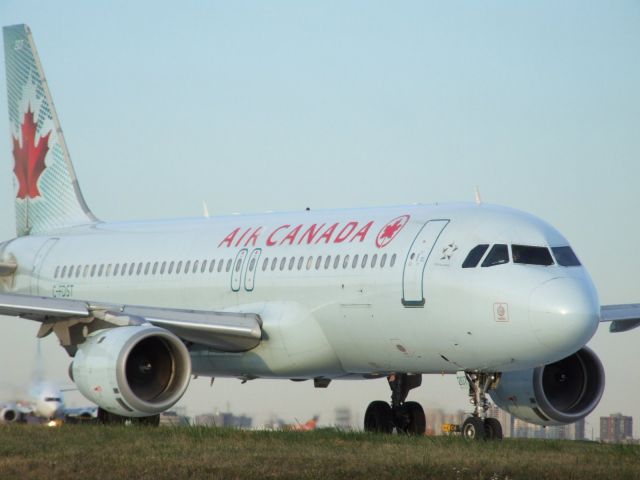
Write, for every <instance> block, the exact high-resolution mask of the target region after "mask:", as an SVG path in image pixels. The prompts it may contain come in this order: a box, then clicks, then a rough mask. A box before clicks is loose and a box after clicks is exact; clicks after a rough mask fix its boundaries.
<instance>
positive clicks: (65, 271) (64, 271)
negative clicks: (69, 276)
mask: <svg viewBox="0 0 640 480" xmlns="http://www.w3.org/2000/svg"><path fill="white" fill-rule="evenodd" d="M66 273H67V266H66V265H65V266H64V267H62V273H61V274H60V278H64V275H65V274H66Z"/></svg>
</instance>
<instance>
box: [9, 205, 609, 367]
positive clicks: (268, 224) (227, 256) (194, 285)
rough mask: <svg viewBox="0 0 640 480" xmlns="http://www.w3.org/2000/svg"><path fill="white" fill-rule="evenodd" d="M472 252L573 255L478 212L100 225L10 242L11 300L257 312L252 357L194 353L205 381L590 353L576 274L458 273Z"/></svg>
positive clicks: (519, 217)
mask: <svg viewBox="0 0 640 480" xmlns="http://www.w3.org/2000/svg"><path fill="white" fill-rule="evenodd" d="M479 244H488V245H490V246H491V245H494V244H505V245H508V246H511V245H514V244H518V245H530V246H538V247H562V246H567V245H568V242H567V240H566V239H565V238H564V237H563V236H562V235H561V234H560V233H559V232H557V231H556V230H555V229H554V228H552V227H551V226H549V225H548V224H546V223H544V222H543V221H541V220H539V219H537V218H535V217H533V216H531V215H528V214H526V213H523V212H519V211H516V210H512V209H507V208H502V207H494V206H488V205H473V204H451V205H444V206H421V205H416V206H404V207H385V208H370V209H353V210H332V211H305V212H296V213H271V214H262V215H234V216H226V217H212V218H197V219H185V220H175V221H157V222H139V223H133V222H131V223H100V224H97V225H94V226H88V227H75V228H72V229H68V230H64V231H60V232H57V233H55V234H52V235H48V236H27V237H21V238H18V239H15V240H13V241H11V242H10V243H8V244H7V245H6V246H5V255H7V254H8V255H12V256H13V257H15V259H16V261H17V264H18V265H19V268H18V271H17V273H16V276H15V279H14V282H13V284H12V285H11V286H8V287H7V288H6V290H7V291H11V292H17V293H27V294H36V295H43V296H54V297H69V298H78V299H89V300H96V301H98V300H99V301H109V302H118V303H128V304H137V305H153V306H166V307H171V308H190V309H201V310H233V311H247V312H254V313H259V314H260V315H261V318H262V321H263V340H262V342H261V343H260V345H259V346H258V347H256V348H255V349H253V350H251V351H248V352H245V353H222V352H215V351H210V350H208V349H205V348H199V347H197V346H195V347H193V348H192V351H191V355H192V360H193V371H194V373H196V374H200V375H211V376H241V377H246V378H255V377H281V378H311V377H326V378H338V377H347V376H351V375H357V376H360V377H361V376H362V375H364V376H368V375H371V376H376V375H383V374H386V373H388V372H412V373H436V372H444V373H451V372H456V371H459V370H483V371H508V370H518V369H524V368H530V367H534V366H538V365H542V364H547V363H550V362H553V361H556V360H559V359H561V358H563V357H565V356H567V355H569V354H571V353H573V352H575V351H577V350H578V349H579V348H581V347H582V346H584V345H585V344H586V342H587V341H588V340H589V339H590V338H591V336H592V335H593V334H594V333H595V330H596V328H597V325H598V320H599V308H600V306H599V302H598V298H597V294H596V292H595V289H594V287H593V284H592V282H591V279H590V277H589V275H588V273H587V272H586V270H585V269H584V267H582V266H573V267H564V266H560V265H558V264H557V263H554V264H553V265H550V266H540V265H527V264H518V263H514V262H513V258H511V257H512V254H511V250H509V255H510V258H509V261H508V263H504V264H499V265H494V266H491V267H481V266H480V265H478V266H477V267H475V268H462V267H461V265H462V262H463V261H464V260H465V258H466V257H467V254H468V253H469V252H470V250H471V249H472V248H473V247H474V246H476V245H479ZM485 255H486V254H485ZM203 262H204V267H203ZM196 263H197V265H196ZM178 264H180V271H179V272H177V267H178ZM170 267H171V272H169V269H170ZM185 268H188V270H187V271H186V272H185ZM123 270H124V272H123Z"/></svg>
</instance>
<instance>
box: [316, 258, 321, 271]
mask: <svg viewBox="0 0 640 480" xmlns="http://www.w3.org/2000/svg"><path fill="white" fill-rule="evenodd" d="M321 264H322V255H318V258H317V259H316V270H319V269H320V265H321Z"/></svg>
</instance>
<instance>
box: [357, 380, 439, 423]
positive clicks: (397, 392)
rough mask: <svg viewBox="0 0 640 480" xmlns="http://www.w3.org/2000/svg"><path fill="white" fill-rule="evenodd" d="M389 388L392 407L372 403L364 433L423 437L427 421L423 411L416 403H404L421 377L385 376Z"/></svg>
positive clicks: (367, 413) (419, 382) (365, 421)
mask: <svg viewBox="0 0 640 480" xmlns="http://www.w3.org/2000/svg"><path fill="white" fill-rule="evenodd" d="M387 380H388V381H389V387H390V388H391V404H388V403H387V402H383V401H380V400H378V401H375V402H371V403H370V404H369V406H368V407H367V411H366V412H365V414H364V430H365V432H375V433H392V432H393V429H394V428H395V430H396V431H397V432H398V433H404V434H407V435H424V433H425V430H426V427H427V422H426V419H425V416H424V410H423V409H422V407H421V406H420V404H419V403H417V402H406V401H405V400H406V399H407V395H409V391H410V390H412V389H414V388H416V387H419V386H420V385H421V384H422V375H412V374H408V373H401V374H393V375H389V376H388V377H387Z"/></svg>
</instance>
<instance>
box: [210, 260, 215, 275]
mask: <svg viewBox="0 0 640 480" xmlns="http://www.w3.org/2000/svg"><path fill="white" fill-rule="evenodd" d="M214 268H216V261H215V260H211V263H210V264H209V273H213V269H214Z"/></svg>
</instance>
